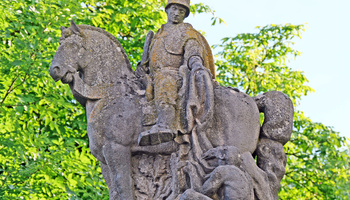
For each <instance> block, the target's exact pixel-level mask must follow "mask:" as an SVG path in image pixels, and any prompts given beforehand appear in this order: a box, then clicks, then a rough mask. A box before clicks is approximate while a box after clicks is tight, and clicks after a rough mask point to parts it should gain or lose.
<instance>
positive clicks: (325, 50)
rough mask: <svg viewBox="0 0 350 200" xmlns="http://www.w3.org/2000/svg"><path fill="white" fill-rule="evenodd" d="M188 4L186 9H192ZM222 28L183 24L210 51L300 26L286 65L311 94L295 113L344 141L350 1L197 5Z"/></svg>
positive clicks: (349, 98) (348, 130)
mask: <svg viewBox="0 0 350 200" xmlns="http://www.w3.org/2000/svg"><path fill="white" fill-rule="evenodd" d="M198 1H199V0H192V1H191V3H198ZM202 2H204V3H205V4H208V5H209V6H210V7H211V8H212V9H213V10H215V11H216V16H218V17H221V18H223V19H224V20H225V21H226V23H227V26H225V25H215V26H211V20H210V18H211V17H210V16H208V15H207V16H206V17H205V16H204V15H196V16H195V17H192V16H190V17H189V18H188V19H186V22H189V23H191V24H192V25H193V26H194V27H195V28H196V29H197V30H202V31H204V32H205V33H206V38H207V40H208V42H209V44H210V45H213V44H220V43H221V42H220V39H221V38H224V37H234V36H235V35H237V34H238V33H247V32H256V29H255V27H256V26H265V25H267V24H285V23H291V24H295V25H297V24H306V23H307V24H306V26H307V29H306V31H305V32H304V34H303V38H302V39H301V40H300V39H297V40H295V42H296V45H295V46H294V48H295V49H297V50H299V51H301V52H302V55H301V56H300V57H298V58H297V59H296V60H295V61H292V62H291V63H290V65H289V66H290V67H292V68H293V69H294V70H301V71H304V72H305V75H306V77H307V78H308V79H309V81H310V82H309V86H311V87H312V88H313V89H315V92H314V93H311V94H309V95H308V96H306V97H304V98H303V99H302V101H301V104H300V106H299V107H298V108H297V109H298V110H302V111H304V112H305V114H306V116H307V117H309V118H311V120H312V121H314V122H321V123H323V124H325V125H326V126H332V127H333V128H334V130H336V131H339V132H340V135H341V136H346V137H348V138H350V122H348V119H347V117H348V116H350V94H349V92H348V91H347V89H348V88H350V84H349V81H350V77H349V76H350V0H243V1H242V0H203V1H202Z"/></svg>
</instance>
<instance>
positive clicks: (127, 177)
mask: <svg viewBox="0 0 350 200" xmlns="http://www.w3.org/2000/svg"><path fill="white" fill-rule="evenodd" d="M61 31H62V36H61V38H60V46H59V48H58V50H57V52H56V54H55V56H54V58H53V60H52V64H51V67H50V75H51V76H52V78H53V79H54V80H55V81H58V80H61V81H62V82H63V83H67V84H69V86H70V88H71V90H72V93H73V95H74V97H75V98H76V99H77V101H78V102H79V103H80V104H81V105H83V106H84V107H85V109H86V116H87V124H88V127H87V133H88V137H89V147H90V150H91V153H92V154H93V155H94V156H95V157H96V158H97V159H98V160H99V161H100V162H101V169H102V173H103V176H104V178H105V180H106V183H107V185H108V187H109V193H110V199H123V200H131V199H219V198H220V199H221V198H225V199H236V197H237V198H238V197H239V195H241V194H239V191H237V187H236V186H237V184H238V185H239V184H242V181H243V182H244V181H246V182H247V183H253V185H254V188H252V187H251V186H249V184H248V185H247V184H246V186H247V191H248V192H247V194H246V196H247V195H248V196H249V198H248V199H254V195H255V197H258V199H276V195H277V198H278V194H277V193H276V191H277V192H278V189H279V181H280V180H281V179H282V177H283V175H284V167H285V155H284V152H283V145H284V143H286V142H287V141H288V140H289V138H290V132H291V128H292V124H291V123H292V117H293V107H292V103H291V101H290V99H289V98H288V97H286V96H285V95H284V94H282V93H279V92H270V93H266V94H262V95H260V96H258V97H256V98H252V97H250V96H248V95H246V94H244V93H242V92H239V91H238V90H236V89H231V88H226V87H221V86H218V85H216V84H215V81H213V80H211V79H210V77H211V75H210V73H209V72H207V71H206V70H203V69H202V70H201V69H199V70H198V69H197V71H198V72H200V73H194V72H191V71H190V70H189V69H187V70H188V71H187V72H186V73H185V74H187V77H188V78H187V79H188V84H186V88H184V90H185V93H186V92H187V95H186V97H187V99H188V103H187V107H186V108H187V113H189V114H187V115H188V116H187V119H189V124H190V125H189V127H190V129H189V134H183V135H182V136H181V137H179V138H177V141H171V142H168V143H163V144H159V145H154V146H139V145H138V143H137V139H138V134H139V133H141V132H142V131H144V130H147V128H149V127H147V126H144V125H143V123H142V121H143V116H144V113H143V112H142V111H143V110H145V109H144V105H145V104H146V98H145V92H144V90H143V88H144V86H143V85H142V83H141V82H140V80H139V79H138V78H137V77H136V76H135V74H134V71H133V70H132V67H131V65H130V62H129V60H128V57H127V55H126V54H125V51H124V49H123V47H122V46H121V45H120V43H119V42H118V40H117V39H116V38H115V37H113V36H112V35H111V34H110V33H108V32H106V31H104V30H102V29H100V28H95V27H92V26H87V25H79V26H77V25H76V24H75V23H74V22H72V23H71V27H69V28H64V27H61ZM192 71H193V70H192ZM195 74H197V75H195ZM198 74H202V75H198ZM208 77H209V78H208ZM199 79H201V81H202V82H206V84H201V85H202V86H199V85H196V84H197V82H198V80H199ZM191 80H192V81H191ZM187 85H188V87H187ZM198 88H204V90H207V91H209V95H204V96H203V94H202V95H200V93H201V91H199V90H200V89H198ZM197 90H198V91H197ZM203 99H204V100H203ZM214 102H215V104H214ZM276 102H277V103H280V104H281V106H277V107H276V106H275V103H276ZM203 105H204V106H203ZM259 110H260V111H261V112H263V113H264V114H265V121H264V124H263V126H262V127H261V126H260V114H259ZM209 119H210V120H209ZM259 138H260V139H259ZM181 141H182V142H181ZM271 144H273V145H271ZM281 148H282V149H281ZM281 151H282V153H280V154H278V155H279V157H278V158H277V157H276V156H275V152H281ZM230 155H231V156H230ZM252 155H256V156H258V164H256V162H255V161H254V158H253V156H252ZM271 156H272V157H271ZM283 156H284V157H283ZM245 157H246V159H245ZM210 160H211V161H210ZM271 160H272V161H271ZM276 160H277V161H278V162H277V161H276ZM271 162H273V163H272V164H271ZM183 163H185V164H183ZM193 163H194V164H193ZM198 163H199V164H198ZM213 163H214V164H213ZM267 163H270V164H267ZM274 163H277V164H274ZM245 165H246V166H245ZM248 165H253V166H248ZM160 166H162V167H160ZM276 166H277V167H276ZM156 169H158V170H156ZM276 169H277V171H276ZM180 172H181V173H180ZM235 172H237V173H235ZM179 174H180V175H179ZM181 174H185V175H183V176H181ZM225 174H226V175H225ZM242 174H243V175H242ZM247 174H248V175H247ZM241 175H242V176H241ZM222 176H225V178H224V179H223V178H222ZM219 177H221V179H220V178H219ZM246 177H248V178H246ZM248 179H249V180H248ZM247 180H248V181H247ZM243 185H244V184H243ZM146 186H147V188H145V187H146ZM220 188H221V189H220ZM258 190H259V191H263V190H268V191H271V193H269V194H261V192H260V193H259V192H256V191H258ZM237 192H238V193H237ZM248 193H249V194H248ZM262 193H264V192H262ZM237 195H238V196H237ZM264 195H265V196H264ZM246 199H247V198H246Z"/></svg>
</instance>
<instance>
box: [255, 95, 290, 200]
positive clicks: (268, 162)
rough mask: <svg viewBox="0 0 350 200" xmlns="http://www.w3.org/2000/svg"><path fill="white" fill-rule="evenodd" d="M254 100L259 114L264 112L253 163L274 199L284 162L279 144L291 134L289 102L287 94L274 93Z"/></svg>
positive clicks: (282, 151) (282, 174) (288, 138)
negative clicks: (265, 176)
mask: <svg viewBox="0 0 350 200" xmlns="http://www.w3.org/2000/svg"><path fill="white" fill-rule="evenodd" d="M254 100H255V102H256V104H257V106H258V108H259V111H260V112H261V113H264V123H263V125H262V127H261V129H260V137H259V138H260V139H259V142H258V145H257V149H256V151H255V155H256V156H257V164H258V166H259V168H260V169H262V170H263V171H265V172H266V174H267V176H268V179H269V184H270V189H271V192H272V194H273V198H274V199H276V200H277V199H278V191H279V189H280V187H281V185H280V181H281V180H282V178H283V176H284V174H285V167H286V163H287V157H286V154H285V152H284V149H283V145H285V144H286V143H287V142H288V141H289V140H290V137H291V134H292V131H293V115H294V108H293V103H292V101H291V100H290V98H289V97H288V96H287V95H285V94H284V93H282V92H278V91H271V92H266V93H264V94H261V95H258V96H256V97H255V98H254Z"/></svg>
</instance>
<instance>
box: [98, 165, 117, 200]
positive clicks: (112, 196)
mask: <svg viewBox="0 0 350 200" xmlns="http://www.w3.org/2000/svg"><path fill="white" fill-rule="evenodd" d="M101 171H102V175H103V178H104V179H105V181H106V184H107V186H108V191H109V198H110V199H113V200H120V198H119V195H118V192H117V189H116V188H115V185H114V182H113V181H112V180H111V173H110V171H109V167H108V165H106V164H103V163H102V162H101Z"/></svg>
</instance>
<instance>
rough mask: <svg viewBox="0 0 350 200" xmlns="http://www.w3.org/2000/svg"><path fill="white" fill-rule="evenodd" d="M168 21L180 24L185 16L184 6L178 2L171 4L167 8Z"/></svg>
mask: <svg viewBox="0 0 350 200" xmlns="http://www.w3.org/2000/svg"><path fill="white" fill-rule="evenodd" d="M166 13H167V14H168V23H170V24H180V23H182V22H183V21H184V19H185V16H186V8H185V7H184V6H182V5H179V4H172V5H171V6H170V7H169V8H168V9H167V10H166Z"/></svg>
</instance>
